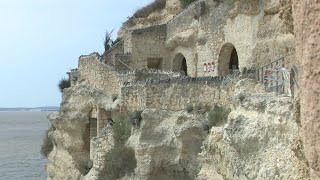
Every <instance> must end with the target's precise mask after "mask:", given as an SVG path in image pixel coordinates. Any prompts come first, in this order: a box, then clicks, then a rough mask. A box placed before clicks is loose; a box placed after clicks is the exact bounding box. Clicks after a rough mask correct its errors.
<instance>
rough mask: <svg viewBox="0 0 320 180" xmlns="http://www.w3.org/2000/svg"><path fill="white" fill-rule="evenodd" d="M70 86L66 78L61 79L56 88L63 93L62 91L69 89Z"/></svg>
mask: <svg viewBox="0 0 320 180" xmlns="http://www.w3.org/2000/svg"><path fill="white" fill-rule="evenodd" d="M70 86H71V84H70V80H69V79H66V78H61V79H60V81H59V83H58V88H59V90H60V92H63V89H65V88H69V87H70Z"/></svg>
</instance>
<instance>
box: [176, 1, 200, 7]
mask: <svg viewBox="0 0 320 180" xmlns="http://www.w3.org/2000/svg"><path fill="white" fill-rule="evenodd" d="M194 1H197V0H180V3H181V6H182V7H183V8H185V7H187V6H188V5H189V4H191V3H192V2H194Z"/></svg>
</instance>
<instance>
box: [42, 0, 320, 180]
mask: <svg viewBox="0 0 320 180" xmlns="http://www.w3.org/2000/svg"><path fill="white" fill-rule="evenodd" d="M304 5H305V4H304ZM296 6H297V7H296V8H297V9H299V8H301V7H302V4H301V3H300V4H299V3H296ZM180 11H181V9H180V1H179V0H167V1H166V6H165V7H164V8H163V9H160V10H158V11H155V12H152V13H150V14H149V15H148V16H147V17H143V18H142V17H141V18H132V19H130V20H129V21H128V22H126V23H125V24H124V25H123V27H122V29H121V30H120V32H119V37H124V39H123V41H122V42H121V43H120V44H118V45H117V46H116V47H113V50H114V52H112V50H110V51H109V52H108V53H109V54H108V53H107V54H106V56H105V57H109V56H110V59H103V58H102V57H101V56H100V55H99V54H97V53H93V54H91V55H89V56H81V57H80V60H79V70H78V71H77V72H75V74H77V78H76V79H77V81H76V82H74V84H73V86H72V87H70V88H68V89H65V90H64V92H63V98H62V103H61V107H60V111H59V112H58V113H54V114H51V115H50V116H49V119H50V121H51V123H52V125H53V126H54V129H55V130H54V131H52V132H50V134H49V136H50V138H51V139H52V141H53V144H54V148H53V151H52V152H51V153H50V154H49V157H48V159H49V162H48V165H47V171H48V179H50V180H61V179H82V180H98V179H99V176H100V174H101V172H103V171H104V167H105V160H106V158H108V156H106V155H109V154H108V153H109V152H112V149H113V148H114V147H116V142H117V140H116V138H115V139H113V138H114V136H113V135H114V134H115V133H114V129H113V127H114V126H112V125H114V123H117V121H116V117H117V115H124V114H129V113H130V112H133V111H135V110H141V111H142V114H141V123H140V124H139V126H137V125H136V119H134V121H131V123H132V126H130V127H131V133H130V136H129V138H128V140H126V141H125V143H124V146H125V147H130V148H132V149H133V151H134V158H135V159H136V166H135V168H134V170H133V171H132V172H130V173H125V174H124V176H121V177H120V178H118V179H123V180H129V179H137V180H157V179H159V180H162V179H163V180H171V179H172V180H174V179H181V180H182V179H183V180H185V179H187V180H188V179H190V180H191V179H198V180H205V179H213V180H217V179H309V178H310V177H309V176H310V175H309V174H311V176H312V177H313V178H314V179H317V177H318V174H317V173H318V171H319V167H318V162H319V160H318V159H319V158H318V157H319V156H318V154H319V148H318V144H317V142H318V141H317V137H318V136H317V134H318V131H317V130H318V129H319V128H318V126H317V125H318V124H317V122H318V121H317V118H318V114H317V112H318V109H317V108H316V107H318V106H317V101H312V100H313V98H315V97H317V96H316V95H317V92H318V91H317V86H316V85H314V84H316V82H317V81H318V80H319V78H317V77H318V74H319V73H318V74H317V68H316V66H314V67H315V68H314V69H313V70H310V71H306V72H304V73H303V75H302V76H301V77H302V80H306V79H307V78H310V81H312V82H313V84H312V83H306V82H305V83H304V84H303V85H302V86H303V87H302V89H303V90H304V91H303V92H302V96H301V100H302V109H301V112H302V117H303V121H302V123H301V121H300V106H299V101H296V99H292V98H291V97H286V96H284V95H279V94H276V93H269V92H266V91H265V89H264V88H263V85H262V84H259V83H257V81H256V79H255V78H254V77H253V76H256V74H254V73H252V72H251V74H250V73H249V72H250V70H248V71H247V70H245V69H242V68H244V67H246V69H247V68H248V67H258V65H265V64H268V63H270V62H271V61H274V60H275V59H277V58H279V57H281V56H286V57H287V56H288V57H287V58H286V63H285V64H284V65H285V67H286V68H291V65H293V64H295V62H296V61H295V57H294V56H292V54H293V53H295V47H294V43H295V37H294V36H293V34H292V33H293V30H295V32H298V33H301V34H303V35H301V36H298V41H297V42H298V45H299V46H301V48H299V49H298V55H299V57H300V59H307V60H313V61H314V62H313V63H315V64H316V63H317V62H316V61H317V52H316V51H310V50H309V49H312V48H313V47H315V45H316V42H315V41H314V39H313V38H311V37H315V39H316V35H317V32H318V31H317V28H316V27H315V28H314V29H312V28H311V29H309V28H307V29H303V28H302V27H300V26H299V25H296V24H299V23H300V22H301V21H302V20H303V18H304V16H302V15H301V14H303V13H301V12H304V11H301V12H300V11H299V12H300V13H301V14H300V15H299V13H298V12H297V14H296V16H297V20H298V21H297V22H296V23H295V26H294V27H293V17H292V12H291V11H292V8H291V1H290V0H264V1H255V0H251V1H247V0H235V1H217V0H214V1H210V0H204V1H197V2H196V3H194V4H192V5H191V6H189V7H188V8H187V9H186V10H184V11H183V12H181V13H179V12H180ZM178 13H179V14H178ZM173 16H175V18H174V19H172V18H173ZM314 19H316V18H315V16H314V17H313V19H312V18H311V19H310V20H309V21H308V22H309V23H310V22H312V20H314ZM163 23H166V24H165V25H162V26H161V27H160V26H159V27H158V26H153V27H151V28H145V29H139V28H144V27H147V26H151V25H158V24H163ZM133 29H136V30H134V31H132V30H133ZM158 31H159V32H158ZM310 34H311V35H312V36H311V37H309V35H310ZM302 42H308V43H307V45H306V44H305V43H302ZM232 44H233V45H232ZM160 49H161V51H160ZM233 49H234V50H236V53H237V57H236V58H237V59H239V62H238V64H239V68H240V70H241V71H242V73H241V74H237V75H230V74H229V73H230V67H229V66H230V63H231V59H233V58H234V57H233V56H232V57H233V58H231V51H232V52H234V50H233ZM155 52H157V53H158V54H157V53H155ZM154 54H156V55H154ZM162 54H165V55H163V56H162ZM232 54H233V53H232ZM117 57H118V58H120V59H121V58H125V57H130V58H128V59H127V60H123V61H125V63H128V64H129V65H135V66H132V67H139V68H141V67H149V65H154V64H157V62H158V60H159V57H160V59H161V61H162V64H161V65H159V64H158V65H159V66H156V67H160V66H162V68H163V67H166V68H170V67H171V68H173V67H174V66H176V65H177V69H178V70H180V69H181V67H182V65H181V64H183V62H185V66H187V68H188V69H187V70H185V73H187V71H188V73H187V74H188V75H190V76H192V77H193V78H191V77H184V76H181V74H180V73H174V72H167V71H160V70H152V71H151V70H133V71H125V72H122V71H120V70H119V69H118V71H117V69H116V67H117V66H116V65H115V64H114V66H113V64H112V63H115V62H116V61H117V59H116V58H117ZM161 57H162V58H161ZM112 58H113V59H112ZM104 62H106V63H104ZM121 62H122V61H121ZM208 62H210V63H209V64H211V63H212V64H211V65H212V66H210V67H209V68H210V69H209V68H208V66H206V65H205V67H204V68H208V69H203V67H202V65H203V64H207V63H208ZM122 63H123V62H122ZM130 63H131V64H130ZM134 63H136V64H134ZM180 65H181V67H180ZM301 65H302V67H303V68H306V69H307V68H308V67H309V65H310V62H309V61H304V62H303V63H302V64H301ZM214 66H216V67H214ZM222 66H224V67H222ZM152 67H153V66H152ZM211 68H212V69H211ZM165 70H167V69H165ZM210 70H211V71H210ZM183 71H184V70H183ZM222 71H224V72H223V73H221V72H222ZM190 72H192V73H190ZM247 72H248V73H247ZM218 74H219V75H226V74H229V75H227V76H224V77H201V76H213V75H218ZM259 75H261V76H264V75H263V74H259ZM260 83H261V82H260ZM280 88H283V87H282V86H281V87H280ZM306 88H308V90H309V91H307V89H306ZM297 96H298V95H297V94H295V97H297ZM188 105H193V107H194V110H193V111H191V110H190V109H189V111H191V112H187V108H186V109H184V108H185V107H188ZM215 105H219V106H220V107H222V108H223V109H224V110H229V109H230V113H229V114H228V115H227V117H223V119H221V117H220V116H213V117H212V116H211V115H210V113H211V112H212V111H213V108H214V107H215ZM210 106H211V107H210ZM307 108H308V109H307ZM228 112H229V111H228ZM220 113H221V112H220ZM220 115H221V114H220ZM308 118H311V119H312V121H308V120H307V119H308ZM318 119H319V118H318ZM114 121H115V122H114ZM216 121H217V122H219V123H216ZM220 121H221V122H220ZM301 126H302V127H303V128H304V132H303V136H302V137H304V138H303V139H302V138H301V137H300V131H301ZM317 128H318V129H317ZM304 142H305V144H304ZM304 148H305V149H304ZM304 150H306V152H307V153H306V156H305V154H304ZM308 165H310V166H311V170H309V167H308ZM107 173H108V172H107Z"/></svg>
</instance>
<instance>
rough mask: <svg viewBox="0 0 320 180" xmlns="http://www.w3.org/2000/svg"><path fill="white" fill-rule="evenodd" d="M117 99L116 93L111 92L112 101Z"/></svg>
mask: <svg viewBox="0 0 320 180" xmlns="http://www.w3.org/2000/svg"><path fill="white" fill-rule="evenodd" d="M117 99H118V94H112V101H113V102H114V101H115V100H117Z"/></svg>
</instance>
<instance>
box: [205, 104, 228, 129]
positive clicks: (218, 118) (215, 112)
mask: <svg viewBox="0 0 320 180" xmlns="http://www.w3.org/2000/svg"><path fill="white" fill-rule="evenodd" d="M229 113H230V109H228V108H226V107H221V106H218V105H215V106H214V108H213V109H212V110H211V111H209V113H208V120H209V124H208V125H209V128H210V129H211V128H212V127H213V126H218V125H220V124H222V123H223V122H225V121H226V120H227V119H228V115H229Z"/></svg>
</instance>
